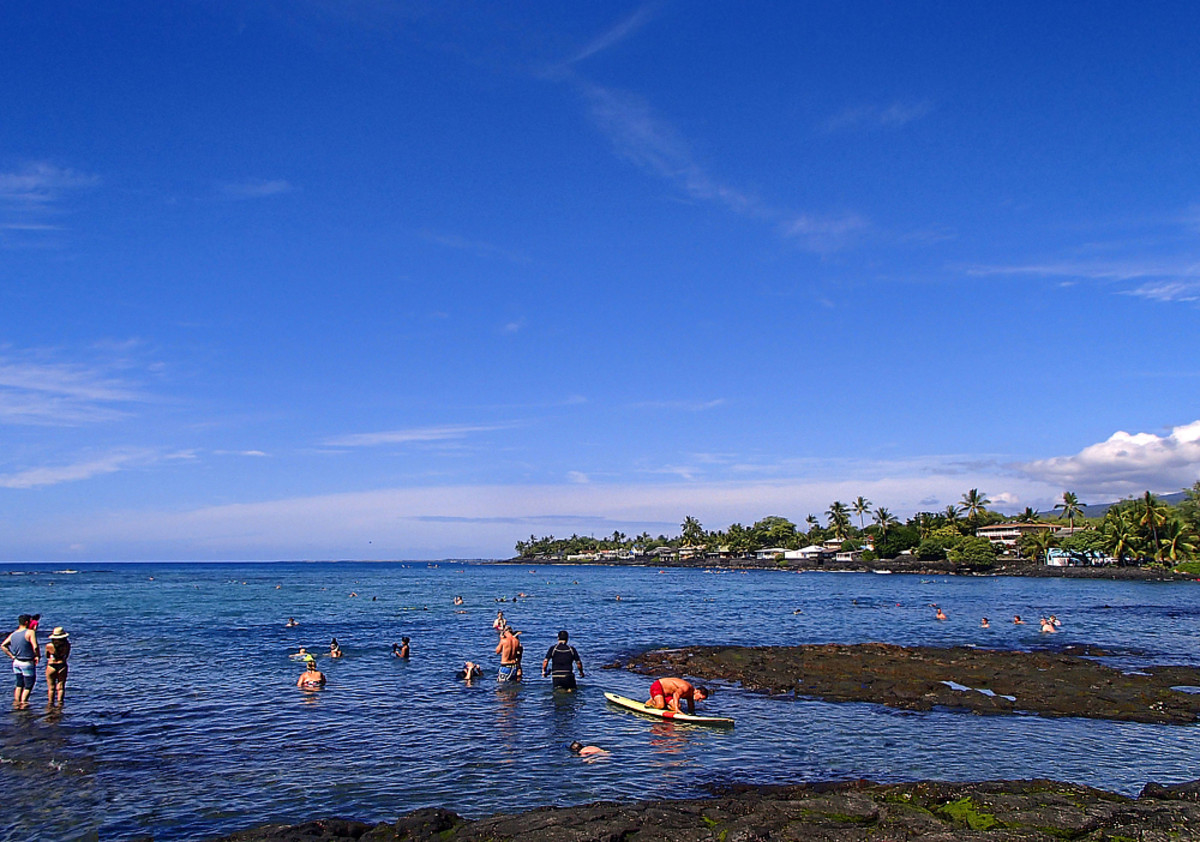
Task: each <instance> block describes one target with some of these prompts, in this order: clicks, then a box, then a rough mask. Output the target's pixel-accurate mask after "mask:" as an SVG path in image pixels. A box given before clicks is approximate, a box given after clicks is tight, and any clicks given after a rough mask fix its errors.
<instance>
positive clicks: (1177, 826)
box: [218, 780, 1200, 842]
mask: <svg viewBox="0 0 1200 842" xmlns="http://www.w3.org/2000/svg"><path fill="white" fill-rule="evenodd" d="M1197 786H1200V782H1196V783H1193V784H1189V785H1183V786H1182V787H1162V788H1161V789H1162V791H1163V795H1161V796H1158V795H1156V796H1155V797H1147V796H1145V795H1143V796H1142V797H1139V798H1138V799H1136V800H1135V799H1130V798H1125V797H1123V796H1120V795H1115V794H1113V793H1109V792H1104V791H1102V790H1097V789H1091V788H1090V787H1084V786H1077V785H1074V784H1066V783H1059V782H1056V781H1042V780H1037V781H991V782H984V783H942V782H933V781H925V782H919V783H907V784H892V785H881V784H876V783H872V782H870V781H847V782H842V783H825V784H808V785H801V786H775V787H758V786H730V787H726V788H724V789H723V790H722V791H719V792H717V793H715V794H714V795H713V796H712V797H710V798H698V799H687V800H678V801H640V802H636V803H632V804H618V803H612V802H599V803H595V804H585V805H581V806H578V807H553V808H549V807H543V808H539V809H537V810H530V811H529V812H526V813H518V814H515V815H497V816H490V817H488V818H483V819H478V820H474V821H472V820H467V819H464V818H462V817H461V816H458V815H456V814H454V813H451V812H449V811H446V810H440V809H424V810H417V811H416V812H413V813H409V814H408V815H406V816H404V817H402V818H401V819H400V820H399V821H397V822H395V823H393V824H387V823H380V824H376V825H369V824H364V823H362V822H349V821H345V820H340V819H330V820H324V821H314V822H308V823H306V824H301V825H294V826H291V827H288V826H285V825H266V826H264V827H260V828H256V829H253V830H246V831H241V832H239V833H235V834H233V835H232V836H226V837H223V838H222V839H221V840H218V842H310V840H322V841H323V842H350V840H358V841H359V842H402V841H403V842H484V840H494V842H620V840H629V842H638V841H640V840H646V842H650V840H672V842H693V841H694V842H755V841H756V840H762V842H772V840H795V842H801V841H803V842H867V840H875V842H891V840H895V841H896V842H899V840H912V842H922V840H923V841H924V842H953V840H983V841H985V842H1018V840H1020V842H1051V840H1062V839H1074V840H1084V841H1085V842H1101V840H1118V839H1128V840H1133V839H1139V840H1146V842H1150V841H1151V840H1164V842H1165V840H1169V839H1196V838H1198V835H1200V804H1197V803H1196V802H1195V801H1194V800H1187V798H1186V797H1181V798H1175V797H1174V795H1173V794H1172V793H1174V792H1175V791H1177V790H1178V791H1181V792H1185V791H1189V790H1187V787H1192V790H1194V789H1195V788H1196V787H1197Z"/></svg>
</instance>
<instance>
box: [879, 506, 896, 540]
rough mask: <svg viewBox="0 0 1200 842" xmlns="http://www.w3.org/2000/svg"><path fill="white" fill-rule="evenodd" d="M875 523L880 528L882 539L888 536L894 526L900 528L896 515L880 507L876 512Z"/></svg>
mask: <svg viewBox="0 0 1200 842" xmlns="http://www.w3.org/2000/svg"><path fill="white" fill-rule="evenodd" d="M875 523H876V524H877V525H878V526H879V535H880V537H882V536H884V535H886V534H887V533H888V530H889V529H891V528H892V527H893V526H898V525H899V523H900V521H898V520H897V519H896V516H895V515H894V514H892V513H891V512H889V511H888V510H887V509H885V508H883V507H882V506H880V507H879V508H878V509H876V510H875Z"/></svg>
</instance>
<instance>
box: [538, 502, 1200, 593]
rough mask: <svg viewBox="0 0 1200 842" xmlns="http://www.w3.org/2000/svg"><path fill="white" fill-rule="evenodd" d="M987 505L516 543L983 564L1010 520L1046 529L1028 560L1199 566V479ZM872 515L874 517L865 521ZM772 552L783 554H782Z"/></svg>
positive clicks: (1029, 544) (865, 511)
mask: <svg viewBox="0 0 1200 842" xmlns="http://www.w3.org/2000/svg"><path fill="white" fill-rule="evenodd" d="M989 505H991V500H989V499H988V497H987V495H985V494H984V493H982V492H981V491H980V490H979V489H977V488H972V489H971V490H970V491H968V492H966V493H965V494H963V495H962V501H961V503H959V504H958V505H956V506H955V505H951V506H947V507H946V508H945V509H944V510H942V511H940V512H917V513H916V514H915V515H913V516H912V517H910V518H909V519H908V520H907V521H905V522H903V523H901V522H900V520H899V519H898V518H896V517H895V516H894V515H893V514H892V513H891V512H889V511H888V510H887V509H886V508H885V507H883V506H879V507H877V508H875V509H874V511H872V509H871V506H872V503H871V501H870V500H868V499H866V498H865V497H862V496H859V497H857V498H856V499H855V500H854V501H853V502H852V503H850V504H849V505H847V504H846V503H843V502H841V501H840V500H835V501H834V502H833V503H831V504H830V506H829V508H828V509H827V510H826V511H825V523H824V525H822V523H821V520H820V518H819V517H818V516H817V515H814V514H809V515H807V516H806V517H805V518H804V521H803V526H798V525H797V524H796V523H794V522H793V521H791V520H789V519H788V518H786V517H782V516H780V515H770V516H768V517H764V518H763V519H762V520H760V521H758V522H757V523H755V524H754V525H753V526H745V525H743V524H740V523H733V524H730V525H729V526H728V527H726V528H725V529H723V530H707V529H705V528H704V526H703V524H701V523H700V521H699V520H697V519H696V518H695V517H692V516H691V515H689V516H687V517H686V518H684V520H683V522H682V523H681V524H680V533H679V535H676V536H668V535H659V536H657V537H651V536H650V535H649V534H648V533H646V532H643V533H642V534H641V535H638V536H635V537H629V536H626V535H625V534H624V533H622V532H613V534H612V535H610V536H608V537H604V538H596V537H594V536H581V535H572V536H571V537H570V538H555V537H554V536H553V535H548V536H545V537H542V538H537V537H535V536H533V535H530V536H529V540H528V541H518V542H517V544H516V550H517V554H518V555H519V556H520V557H522V558H557V559H566V558H569V557H575V558H580V559H588V558H591V559H596V560H609V559H611V560H621V559H631V558H639V557H644V556H651V557H652V556H655V555H662V554H668V555H678V556H680V557H684V558H695V557H715V558H745V557H747V556H753V555H754V554H755V553H758V552H760V551H762V550H766V549H773V550H776V551H779V550H784V551H786V550H798V549H801V548H805V547H811V546H813V545H816V546H820V547H824V548H825V549H826V550H827V551H828V552H836V551H845V550H856V551H862V553H863V556H862V557H863V559H864V560H867V561H874V560H876V559H893V558H896V557H897V556H900V555H901V554H902V553H908V552H911V554H912V555H913V556H914V557H916V558H917V559H920V560H922V561H950V562H952V563H955V564H959V565H965V566H970V567H974V568H978V569H986V568H988V567H991V566H992V565H993V564H995V563H996V561H997V547H996V546H995V545H994V544H992V543H990V542H989V541H988V540H987V539H986V538H982V537H977V536H976V534H975V531H976V530H977V529H979V528H980V527H982V526H989V525H992V524H999V523H1005V522H1010V523H1022V524H1030V523H1033V524H1037V525H1039V526H1041V527H1042V528H1040V529H1038V530H1036V531H1032V532H1030V533H1029V534H1026V535H1025V536H1024V537H1023V538H1022V539H1021V540H1020V542H1019V543H1018V545H1017V548H1016V552H1017V554H1018V555H1020V556H1023V557H1025V558H1032V559H1038V558H1042V559H1044V558H1045V556H1046V553H1047V551H1049V550H1050V549H1051V548H1054V547H1058V548H1060V549H1061V550H1062V551H1064V552H1065V553H1067V555H1068V556H1069V557H1070V558H1071V560H1072V561H1073V562H1075V563H1079V564H1091V563H1095V562H1096V561H1098V560H1103V559H1113V560H1115V561H1116V562H1117V563H1118V564H1127V565H1150V564H1155V565H1160V566H1163V567H1174V568H1176V569H1180V570H1183V571H1185V572H1189V573H1197V574H1200V482H1197V483H1196V484H1195V485H1193V486H1192V487H1191V488H1190V489H1187V491H1186V495H1185V499H1184V500H1183V501H1181V502H1180V503H1179V505H1177V506H1171V505H1169V504H1167V503H1165V502H1163V501H1161V500H1159V499H1158V498H1157V497H1155V496H1154V495H1153V494H1151V493H1150V492H1149V491H1147V492H1146V493H1145V494H1143V495H1141V496H1140V497H1136V498H1131V499H1127V500H1122V501H1121V502H1119V503H1116V504H1114V505H1112V506H1110V507H1109V508H1108V510H1107V511H1106V512H1105V513H1104V515H1103V517H1095V518H1089V517H1086V516H1085V514H1084V510H1085V506H1084V504H1082V503H1081V502H1080V501H1079V498H1078V496H1076V495H1075V494H1074V493H1072V492H1070V491H1066V492H1063V496H1062V502H1061V503H1059V504H1057V505H1056V506H1055V507H1054V509H1055V510H1056V512H1058V516H1056V517H1052V518H1046V519H1040V518H1038V515H1037V513H1036V512H1034V511H1033V510H1031V509H1029V508H1026V509H1025V511H1023V512H1021V513H1020V514H1019V515H1018V516H1016V517H1012V518H1005V517H1004V516H1003V515H1001V514H998V513H996V512H993V511H990V510H989V509H988V506H989ZM868 516H870V518H871V519H872V521H873V522H871V523H868V522H867V518H868ZM855 517H857V520H858V523H857V525H856V524H855ZM772 560H774V561H777V562H779V561H781V559H780V558H779V556H778V552H777V553H776V554H775V555H773V556H772Z"/></svg>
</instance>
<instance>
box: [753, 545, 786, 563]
mask: <svg viewBox="0 0 1200 842" xmlns="http://www.w3.org/2000/svg"><path fill="white" fill-rule="evenodd" d="M787 552H788V551H787V547H767V548H766V549H762V550H758V551H757V552H755V553H754V557H755V558H756V559H758V560H759V561H774V560H775V559H777V558H787Z"/></svg>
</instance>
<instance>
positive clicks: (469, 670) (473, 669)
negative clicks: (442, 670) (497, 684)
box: [454, 661, 483, 684]
mask: <svg viewBox="0 0 1200 842" xmlns="http://www.w3.org/2000/svg"><path fill="white" fill-rule="evenodd" d="M481 675H483V667H481V666H479V664H477V663H475V662H474V661H467V662H466V663H464V664H463V668H462V669H460V670H459V671H458V672H456V673H455V674H454V677H455V678H457V679H460V680H465V681H466V682H467V683H468V684H470V683H471V679H474V678H479V676H481Z"/></svg>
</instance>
